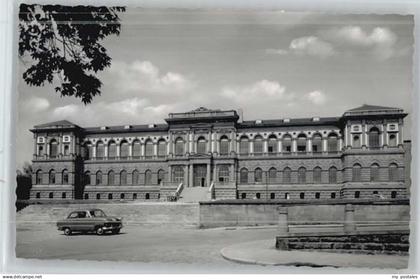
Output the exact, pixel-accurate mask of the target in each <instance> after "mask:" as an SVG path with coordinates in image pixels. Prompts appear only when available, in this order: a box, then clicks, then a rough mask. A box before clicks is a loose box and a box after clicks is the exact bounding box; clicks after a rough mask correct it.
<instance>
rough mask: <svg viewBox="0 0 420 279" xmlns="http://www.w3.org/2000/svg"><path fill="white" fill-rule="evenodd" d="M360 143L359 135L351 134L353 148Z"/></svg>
mask: <svg viewBox="0 0 420 279" xmlns="http://www.w3.org/2000/svg"><path fill="white" fill-rule="evenodd" d="M361 146H362V145H361V143H360V136H359V135H354V136H353V148H360V147H361Z"/></svg>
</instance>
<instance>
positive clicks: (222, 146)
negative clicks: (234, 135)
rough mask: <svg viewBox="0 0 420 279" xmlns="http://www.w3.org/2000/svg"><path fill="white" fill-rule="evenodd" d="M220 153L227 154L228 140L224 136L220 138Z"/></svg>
mask: <svg viewBox="0 0 420 279" xmlns="http://www.w3.org/2000/svg"><path fill="white" fill-rule="evenodd" d="M220 154H221V155H228V154H229V140H228V138H227V137H226V136H223V137H221V138H220Z"/></svg>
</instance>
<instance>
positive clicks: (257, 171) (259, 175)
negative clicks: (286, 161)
mask: <svg viewBox="0 0 420 279" xmlns="http://www.w3.org/2000/svg"><path fill="white" fill-rule="evenodd" d="M254 181H255V183H261V182H262V181H263V171H262V169H260V168H256V169H255V171H254Z"/></svg>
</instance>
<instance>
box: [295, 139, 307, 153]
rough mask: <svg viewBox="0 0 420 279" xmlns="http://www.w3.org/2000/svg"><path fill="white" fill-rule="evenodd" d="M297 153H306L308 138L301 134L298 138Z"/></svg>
mask: <svg viewBox="0 0 420 279" xmlns="http://www.w3.org/2000/svg"><path fill="white" fill-rule="evenodd" d="M297 151H298V152H300V153H305V152H306V136H305V135H304V134H300V135H299V136H298V138H297Z"/></svg>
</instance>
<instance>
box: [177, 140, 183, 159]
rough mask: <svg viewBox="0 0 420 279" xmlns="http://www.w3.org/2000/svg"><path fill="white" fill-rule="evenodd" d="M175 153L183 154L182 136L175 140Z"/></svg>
mask: <svg viewBox="0 0 420 279" xmlns="http://www.w3.org/2000/svg"><path fill="white" fill-rule="evenodd" d="M175 155H177V156H182V155H184V140H183V139H182V138H177V139H176V141H175Z"/></svg>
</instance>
